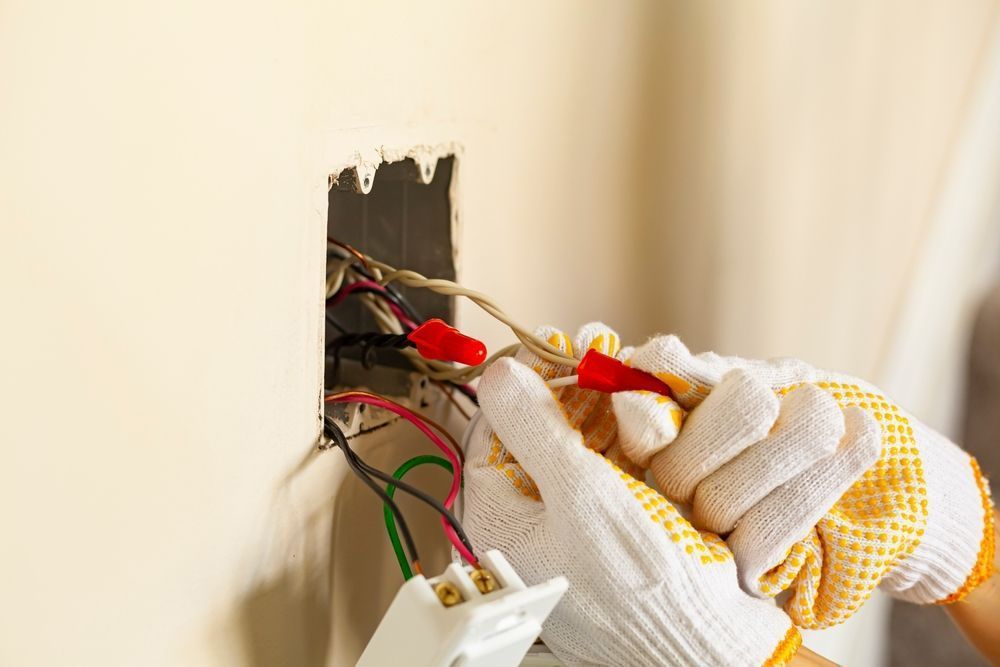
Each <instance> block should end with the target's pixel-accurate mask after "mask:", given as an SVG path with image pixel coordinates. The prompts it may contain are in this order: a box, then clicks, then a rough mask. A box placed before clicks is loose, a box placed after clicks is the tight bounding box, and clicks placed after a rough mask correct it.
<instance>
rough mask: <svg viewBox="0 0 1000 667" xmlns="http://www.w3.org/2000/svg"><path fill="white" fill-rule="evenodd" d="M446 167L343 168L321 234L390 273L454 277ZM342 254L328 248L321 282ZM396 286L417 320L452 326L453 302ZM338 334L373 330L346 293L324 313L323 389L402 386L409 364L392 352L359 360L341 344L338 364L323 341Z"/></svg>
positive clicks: (356, 298)
mask: <svg viewBox="0 0 1000 667" xmlns="http://www.w3.org/2000/svg"><path fill="white" fill-rule="evenodd" d="M453 169H454V158H453V157H447V158H442V159H440V160H438V161H437V164H436V166H434V165H433V163H430V164H428V163H427V162H415V161H414V160H412V159H405V160H402V161H399V162H392V163H386V164H382V165H380V166H379V167H378V171H377V172H364V173H359V171H357V170H355V169H354V168H350V169H345V170H344V171H342V172H341V173H340V174H338V175H336V176H335V177H334V179H333V180H334V184H333V186H332V187H331V188H330V193H329V208H328V213H327V235H328V236H329V237H330V238H334V239H337V240H338V241H342V242H344V243H347V244H349V245H351V246H353V247H355V248H357V249H358V250H361V251H363V252H365V253H367V254H369V255H371V256H372V257H375V258H377V259H379V260H381V261H384V262H386V263H388V264H391V265H393V266H395V267H397V268H408V269H413V270H414V271H418V272H420V273H422V274H424V275H426V276H428V277H438V278H447V279H449V280H454V279H455V262H454V252H453V246H452V238H451V228H452V224H451V220H452V209H451V207H452V203H451V196H450V193H451V179H452V171H453ZM345 255H346V253H345V252H344V251H342V250H339V249H338V248H335V247H328V249H327V275H328V277H329V276H330V275H331V274H332V273H335V272H336V271H337V270H338V269H339V267H340V266H342V264H343V262H344V261H345V260H346V257H345ZM353 277H354V278H357V275H354V276H353ZM396 289H397V290H398V291H399V292H400V293H401V295H402V296H403V297H404V298H405V299H406V301H407V302H408V303H409V304H410V305H412V307H413V309H414V310H415V311H416V312H417V313H419V314H420V316H421V317H422V318H431V317H439V318H441V319H443V320H445V321H447V322H453V320H454V299H453V298H452V297H448V296H444V295H441V294H437V293H435V292H432V291H430V290H426V289H410V288H406V287H403V286H396ZM327 296H328V297H330V293H329V292H328V294H327ZM342 330H346V331H350V332H374V331H378V326H377V322H376V319H375V317H374V316H373V315H372V313H371V312H370V310H369V309H368V308H367V307H366V306H365V304H364V303H363V300H362V298H361V296H360V295H356V294H352V295H351V296H348V297H346V298H343V300H342V301H340V302H339V303H337V305H336V306H333V307H331V308H328V312H327V324H326V341H327V351H328V354H327V358H326V365H325V369H326V374H325V376H324V386H325V387H326V388H328V389H329V388H331V387H334V386H337V385H341V386H343V385H348V386H353V385H365V386H368V387H371V388H374V389H382V390H385V391H390V390H394V391H393V393H398V392H399V391H402V390H404V389H405V386H403V385H401V384H400V383H401V382H404V380H403V378H402V377H401V376H403V375H406V374H404V373H401V372H400V371H402V370H404V369H405V370H409V369H410V368H411V367H410V364H409V362H408V361H407V360H406V358H405V357H404V356H403V355H402V354H400V353H399V352H398V351H396V350H392V349H381V348H376V349H372V350H371V351H370V352H369V353H368V354H367V355H365V354H364V352H363V350H362V349H361V348H360V347H344V348H342V349H341V350H340V352H339V355H340V361H339V363H337V362H336V359H335V358H334V357H335V355H334V351H333V349H332V348H331V347H330V343H332V342H333V341H335V340H336V338H337V337H338V336H339V335H341V333H342ZM362 362H364V364H363V363H362ZM391 369H397V370H396V371H395V372H393V371H392V370H391Z"/></svg>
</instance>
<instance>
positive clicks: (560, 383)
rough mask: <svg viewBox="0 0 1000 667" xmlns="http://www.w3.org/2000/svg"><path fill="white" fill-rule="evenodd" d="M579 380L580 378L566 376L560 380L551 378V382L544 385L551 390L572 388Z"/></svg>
mask: <svg viewBox="0 0 1000 667" xmlns="http://www.w3.org/2000/svg"><path fill="white" fill-rule="evenodd" d="M579 380H580V377H579V376H577V375H566V376H565V377H561V378H552V379H551V380H549V381H548V382H546V384H547V385H549V386H550V387H552V388H553V389H557V388H559V387H572V386H574V385H576V383H577V382H579Z"/></svg>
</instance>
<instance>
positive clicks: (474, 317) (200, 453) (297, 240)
mask: <svg viewBox="0 0 1000 667" xmlns="http://www.w3.org/2000/svg"><path fill="white" fill-rule="evenodd" d="M994 6H995V3H991V2H985V1H983V2H980V1H979V0H973V1H971V2H968V3H963V4H962V5H961V7H960V8H959V9H958V10H955V9H954V6H953V4H952V3H943V2H942V3H925V4H922V5H921V6H920V7H919V8H917V9H913V10H910V9H909V8H908V7H909V6H908V5H906V6H904V5H893V4H884V3H883V4H879V5H877V6H872V7H870V6H869V5H868V4H860V3H857V4H849V5H826V4H821V3H805V4H800V3H788V4H787V5H783V4H769V5H767V6H766V7H765V9H766V11H762V12H760V13H753V12H751V11H750V9H749V5H746V6H744V5H738V4H735V3H734V4H733V5H728V6H727V5H723V4H702V3H670V4H669V5H668V4H662V3H658V2H653V1H649V2H633V3H620V2H611V1H610V0H609V1H606V2H588V3H577V2H570V1H569V0H565V1H558V2H557V1H552V2H545V3H535V2H526V1H525V2H514V3H504V4H502V5H495V4H487V3H478V4H473V3H460V2H445V1H443V0H435V1H432V2H425V3H421V4H420V5H419V6H417V5H411V4H408V3H407V4H404V3H390V2H375V3H372V2H368V3H349V4H348V3H331V2H315V1H314V2H299V3H279V2H261V3H257V4H247V3H235V2H212V3H204V2H201V3H194V2H175V3H166V4H164V3H161V4H137V3H127V2H120V1H119V2H109V3H104V4H100V5H94V4H89V5H78V4H74V3H68V2H26V1H24V0H6V2H4V3H3V4H0V95H2V103H0V183H2V185H0V221H2V224H3V230H4V244H3V246H2V247H3V256H2V261H0V303H2V304H3V305H4V313H3V323H4V325H5V328H4V331H3V336H2V341H3V344H2V345H0V405H2V406H3V409H2V410H0V442H2V443H3V445H4V453H5V457H4V465H3V467H2V473H0V476H2V479H0V501H2V510H0V525H2V526H3V527H4V532H5V539H4V541H3V547H4V548H3V551H2V554H3V555H2V556H0V599H3V600H5V601H6V604H4V605H3V611H2V612H0V663H2V664H15V665H21V664H27V665H49V664H65V663H71V664H101V665H113V664H122V665H132V664H144V665H157V664H164V665H166V664H170V665H173V664H184V665H202V664H204V665H210V664H211V665H215V664H248V665H270V664H278V663H283V664H290V665H316V664H323V662H324V661H325V660H326V659H327V656H328V655H333V656H334V658H335V659H336V660H338V661H342V660H343V659H344V658H343V656H341V655H338V654H337V651H336V650H331V648H330V647H329V646H328V642H329V638H330V623H331V618H330V614H331V609H332V607H331V605H332V604H333V603H332V601H331V599H330V598H331V596H330V582H329V579H330V570H331V562H330V552H331V549H330V543H331V539H332V538H331V523H332V521H333V518H332V516H331V515H332V514H333V512H332V511H331V506H332V505H333V504H334V503H333V501H334V499H336V498H337V497H338V495H337V492H338V488H339V484H340V481H341V480H342V479H343V476H344V470H343V467H342V466H341V465H340V463H341V462H340V460H339V458H337V457H335V456H319V455H315V454H313V453H312V452H313V447H314V444H315V438H316V435H317V432H318V421H317V413H318V398H319V391H320V368H319V361H320V342H321V341H320V326H321V317H320V314H321V287H320V285H321V282H322V274H323V266H322V262H323V232H324V223H325V206H326V204H325V202H326V178H327V175H328V174H329V173H333V172H336V171H337V170H338V169H339V168H340V167H341V166H343V165H345V164H349V163H354V162H357V161H363V162H375V161H377V160H378V159H379V158H380V155H381V154H382V152H383V149H385V150H387V151H390V152H391V151H396V150H405V149H408V148H411V147H413V146H418V145H424V146H437V145H441V144H443V143H447V142H458V143H460V144H461V145H462V147H463V152H462V155H461V164H460V171H459V175H458V178H459V184H458V192H459V195H460V199H459V201H458V215H459V231H458V241H459V247H460V252H461V256H460V263H461V272H462V277H463V280H464V281H465V282H467V284H469V285H470V286H473V287H478V288H481V289H484V290H486V291H489V292H490V293H491V294H493V295H494V296H495V297H496V298H497V299H498V300H499V301H500V302H501V303H503V304H506V305H507V306H508V307H509V309H510V311H511V312H512V314H514V315H515V316H516V317H517V318H518V319H520V320H521V321H523V322H525V323H540V322H552V323H555V324H559V325H562V326H565V327H568V328H574V327H575V326H577V325H579V324H581V323H583V322H585V321H587V320H589V319H592V318H595V317H600V318H603V319H605V320H607V321H608V322H610V323H613V324H615V325H616V326H618V327H619V328H620V329H621V331H622V332H623V333H624V334H625V335H626V337H628V338H636V337H640V336H643V335H645V334H646V333H648V332H649V331H651V330H653V329H657V328H658V329H677V330H680V331H681V332H682V333H685V334H687V335H689V336H690V337H691V338H692V339H693V340H694V342H695V343H696V344H698V345H705V346H716V347H720V348H724V349H728V348H732V350H733V351H740V352H744V353H755V354H768V353H775V352H780V353H785V354H801V355H803V356H807V357H809V358H812V359H816V360H817V361H819V362H821V363H830V364H835V365H837V366H839V367H842V368H850V369H854V370H859V371H867V370H871V369H873V368H875V367H876V366H877V360H878V357H879V354H880V352H878V349H881V348H880V347H879V346H872V345H870V344H869V342H868V331H869V329H868V328H866V327H865V326H861V325H860V324H858V323H859V322H865V323H866V325H867V323H868V322H871V327H872V330H873V331H875V332H876V333H875V334H874V337H875V338H876V339H877V340H878V341H879V345H882V341H883V338H884V337H885V336H886V335H887V334H886V332H887V331H889V330H890V329H891V320H892V318H891V316H890V314H889V310H893V309H894V308H895V305H892V306H891V307H890V308H889V310H886V309H885V308H883V307H869V306H868V305H866V302H863V301H861V300H859V299H858V298H857V294H858V291H859V290H862V291H865V292H866V293H867V291H868V290H876V291H875V292H872V293H873V294H875V295H877V297H878V298H877V299H875V301H877V303H879V304H883V303H890V304H896V303H897V302H898V301H899V300H900V298H901V294H902V293H903V292H904V291H905V286H906V283H907V280H909V278H908V277H907V276H908V275H909V274H908V273H907V271H908V270H909V269H908V268H906V267H911V266H912V265H913V262H912V259H913V258H914V257H916V256H917V255H916V253H917V246H916V245H915V244H916V241H915V240H910V239H909V236H908V230H909V229H910V227H909V225H917V226H918V227H920V228H921V229H923V225H925V221H926V220H927V219H928V217H927V216H928V215H930V214H929V213H928V211H929V209H930V208H932V206H931V204H932V202H933V197H934V195H933V193H934V192H935V187H936V185H935V184H937V183H939V182H940V181H941V172H942V170H943V169H946V167H944V166H942V165H943V164H944V163H945V162H946V158H947V156H948V154H949V151H950V146H951V145H952V143H954V142H953V137H955V136H957V129H956V128H957V127H959V126H960V125H961V123H962V120H961V119H962V109H963V103H962V100H964V99H966V98H967V97H968V94H969V92H968V91H969V90H970V89H971V88H972V87H974V86H973V84H972V83H971V81H972V80H973V71H974V70H976V67H977V62H978V60H977V58H979V55H978V54H980V53H981V52H982V50H983V48H984V46H983V45H984V44H985V43H986V41H987V35H988V29H989V27H990V26H992V25H993V22H994V21H995V10H994ZM835 7H836V8H835ZM914 73H918V74H914ZM911 75H912V76H911ZM803 221H805V222H803ZM859 238H863V239H864V241H859V240H858V239H859ZM786 247H794V248H795V249H796V251H795V252H793V253H786V254H781V253H780V251H781V250H782V249H784V248H786ZM829 257H837V258H840V257H843V258H845V259H843V260H841V261H842V262H844V263H846V264H849V265H850V266H849V269H847V270H845V271H843V276H840V275H839V274H838V275H837V276H834V274H832V273H830V272H828V271H826V272H824V271H820V270H817V269H816V268H815V267H817V266H818V265H821V264H822V261H821V260H825V259H827V258H829ZM899 267H902V268H899ZM872 269H878V270H879V271H881V272H882V273H881V274H880V278H879V279H878V280H877V281H876V286H875V287H872V286H871V284H870V283H869V282H867V279H866V277H865V276H866V275H867V274H866V272H867V271H869V270H872ZM789 275H793V276H795V279H794V280H789V279H787V278H786V277H787V276H789ZM644 283H646V284H648V285H649V287H648V288H646V289H643V288H642V287H641V285H643V284H644ZM678 284H679V285H678ZM816 293H822V294H823V295H824V301H823V302H822V304H821V303H820V302H819V301H816V300H814V299H812V298H811V296H812V295H814V294H816ZM623 295H627V296H623ZM789 304H792V305H793V307H792V308H789V307H788V306H789ZM460 317H461V319H462V321H463V322H464V324H465V326H467V327H468V328H469V329H470V330H472V331H475V332H477V333H479V334H481V335H482V336H483V337H484V338H486V339H487V340H488V342H489V343H490V344H491V345H492V346H495V345H497V344H499V343H501V342H505V341H506V340H508V336H507V335H506V334H505V332H504V331H503V330H502V328H501V327H499V326H498V325H496V324H495V323H493V322H491V321H489V320H488V319H487V318H485V317H484V316H482V315H480V314H479V313H478V312H476V311H475V310H474V309H471V308H463V309H462V310H461V311H460ZM876 348H878V349H876ZM366 539H367V537H366ZM339 546H341V545H339V544H338V547H339ZM348 652H349V651H348ZM344 655H346V653H345V654H344Z"/></svg>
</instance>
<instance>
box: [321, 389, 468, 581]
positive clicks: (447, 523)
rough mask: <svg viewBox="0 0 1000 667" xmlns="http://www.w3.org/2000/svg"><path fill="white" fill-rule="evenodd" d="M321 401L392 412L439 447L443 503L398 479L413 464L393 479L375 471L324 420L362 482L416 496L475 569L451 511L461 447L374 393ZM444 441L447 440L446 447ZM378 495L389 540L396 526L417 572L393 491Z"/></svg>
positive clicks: (416, 559) (346, 394) (345, 394)
mask: <svg viewBox="0 0 1000 667" xmlns="http://www.w3.org/2000/svg"><path fill="white" fill-rule="evenodd" d="M324 400H325V402H326V403H330V404H333V403H363V404H367V405H372V406H375V407H378V408H382V409H384V410H388V411H390V412H393V413H395V414H397V415H399V416H400V417H402V418H403V419H405V420H407V421H408V422H410V423H411V424H413V425H414V426H415V427H417V429H418V430H420V431H421V432H422V433H423V434H424V435H425V436H426V437H427V438H428V439H429V440H430V441H431V442H432V443H434V445H435V446H437V447H438V449H440V450H441V451H442V452H443V453H444V454H445V456H446V457H447V459H448V460H447V461H444V460H442V463H445V464H447V466H448V467H449V468H450V469H451V471H452V481H451V486H450V488H449V490H448V494H447V496H445V499H444V501H443V502H439V501H437V500H436V499H434V498H432V497H430V496H428V495H427V494H426V493H424V492H423V491H420V490H419V489H416V488H414V487H412V486H410V485H409V484H406V483H404V482H402V481H400V480H399V478H400V477H402V475H403V474H405V473H406V472H407V471H408V470H409V469H410V468H412V465H411V466H410V467H406V466H407V464H403V467H401V468H400V470H397V473H396V474H395V475H392V476H390V475H388V474H387V473H385V472H383V471H381V470H378V469H377V468H373V467H371V466H369V465H367V464H366V463H364V461H362V460H361V459H360V457H358V456H357V454H356V453H354V451H353V450H352V449H351V447H350V445H349V443H348V441H347V438H346V437H345V436H344V433H343V431H342V430H341V429H340V428H339V427H338V426H337V425H336V423H335V422H334V421H333V420H332V419H331V418H330V417H326V418H325V419H324V431H325V432H326V434H327V437H329V438H330V439H331V440H332V441H333V442H334V444H336V445H337V446H338V447H339V448H340V449H341V450H343V452H344V456H345V457H346V458H347V460H348V464H349V465H350V466H351V469H352V471H353V472H354V473H355V474H356V475H358V477H360V478H361V479H362V481H365V483H366V484H368V486H369V487H371V488H373V489H374V487H372V484H374V482H373V481H372V480H371V476H374V477H377V478H379V479H381V480H383V481H385V482H388V483H389V484H390V487H399V488H400V489H402V490H403V491H405V492H407V493H409V494H411V495H413V496H415V497H417V498H418V499H419V500H421V501H422V502H424V503H425V504H428V505H430V506H431V507H433V508H434V509H435V510H436V511H437V512H438V513H439V514H441V524H442V526H443V528H444V532H445V535H446V536H447V537H448V540H449V541H450V542H451V543H452V545H453V546H454V547H455V549H456V550H457V551H458V553H459V554H461V556H462V558H464V559H465V560H466V561H468V562H469V563H472V564H473V565H476V566H478V559H477V558H476V556H475V554H474V550H473V548H472V545H471V543H470V542H469V539H468V537H466V535H465V531H464V530H463V529H462V525H461V523H460V522H459V521H458V519H456V518H455V516H454V514H453V513H452V511H451V510H452V507H453V506H454V504H455V500H456V498H457V497H458V493H459V490H460V489H461V485H462V463H463V458H464V454H463V453H462V448H461V447H460V446H459V444H458V442H456V441H455V439H454V438H453V437H452V436H451V434H450V433H448V432H447V431H446V430H445V429H444V427H442V426H441V425H440V424H438V423H437V422H435V421H434V420H432V419H430V418H429V417H426V416H424V415H420V414H418V413H415V412H413V411H411V410H409V409H407V408H406V407H404V406H402V405H400V404H399V403H396V402H395V401H393V400H390V399H388V398H385V397H384V396H378V395H377V394H372V393H369V392H364V391H347V392H341V393H338V394H333V395H331V396H327V397H326V398H325V399H324ZM445 441H447V444H446V442H445ZM418 458H419V457H418ZM433 458H436V457H433ZM411 461H412V460H411ZM407 463H410V462H407ZM418 464H419V462H418V463H414V464H413V465H418ZM369 482H371V483H369ZM376 486H377V485H376ZM377 493H378V495H379V496H380V497H382V500H383V503H384V504H385V506H386V508H387V511H388V512H389V513H391V515H392V518H394V519H395V521H394V522H392V521H391V520H390V518H389V517H388V515H387V521H386V526H387V528H388V529H389V534H390V539H391V538H392V537H393V534H394V533H395V525H396V524H398V526H399V528H400V530H402V533H403V539H404V541H405V542H406V545H407V551H409V553H410V562H411V563H413V570H414V571H416V572H418V573H419V571H420V569H419V557H418V556H417V553H416V548H415V545H414V544H413V540H412V537H411V536H410V533H409V528H408V527H407V525H406V521H405V519H404V518H403V516H402V513H401V512H399V508H398V507H397V506H396V505H395V502H394V501H393V499H392V493H394V488H393V489H389V488H387V489H386V490H385V491H383V490H382V489H381V488H379V489H378V491H377ZM393 543H394V548H395V547H397V546H398V542H397V541H396V540H393ZM395 550H396V554H397V557H399V556H400V554H401V551H402V550H401V549H399V548H395ZM400 568H401V569H402V570H403V574H404V576H406V577H407V578H408V577H409V576H410V570H409V568H408V567H406V563H405V560H404V559H400Z"/></svg>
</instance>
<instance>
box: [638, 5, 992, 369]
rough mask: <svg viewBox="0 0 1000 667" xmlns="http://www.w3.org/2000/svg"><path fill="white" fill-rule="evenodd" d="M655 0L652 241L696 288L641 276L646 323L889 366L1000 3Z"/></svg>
mask: <svg viewBox="0 0 1000 667" xmlns="http://www.w3.org/2000/svg"><path fill="white" fill-rule="evenodd" d="M653 7H654V12H655V14H656V16H657V18H656V19H655V20H650V21H649V22H648V23H647V26H649V29H650V30H651V31H653V32H655V33H656V35H657V37H658V39H656V40H653V39H647V40H646V41H645V43H646V44H649V45H650V47H649V48H650V51H649V53H650V56H649V58H650V60H651V61H653V62H655V63H657V65H658V66H657V68H656V69H655V73H654V74H653V76H652V77H651V78H650V86H651V90H652V92H651V98H652V100H654V101H653V102H652V103H650V104H649V105H647V106H646V107H645V108H646V109H647V111H648V112H649V113H650V114H653V116H654V117H652V118H650V119H649V121H648V123H647V127H649V129H650V132H651V136H650V139H649V145H650V146H651V148H652V150H650V151H648V153H647V156H649V161H648V166H649V168H648V170H647V172H646V173H647V174H648V179H647V181H646V182H645V186H646V194H645V201H646V202H647V203H648V205H647V206H644V207H643V211H644V215H645V219H646V221H647V224H646V225H645V227H644V229H645V236H644V239H645V241H646V243H645V244H644V245H643V247H644V248H645V249H646V254H645V255H644V257H645V258H646V260H647V262H649V264H651V265H654V266H661V267H664V268H663V270H662V276H663V279H664V282H672V283H674V284H677V283H680V284H683V285H684V286H685V289H662V288H661V287H660V285H658V284H657V283H654V282H650V283H649V284H650V285H651V289H650V290H648V292H647V294H648V299H649V303H652V304H656V307H654V308H651V309H650V312H651V313H652V315H653V316H652V318H651V322H650V324H651V325H653V328H658V329H672V330H677V331H679V332H681V333H682V334H684V335H685V337H686V338H687V339H688V340H690V341H691V343H692V345H693V346H694V347H697V348H699V349H707V348H714V349H717V350H719V351H720V352H726V353H732V354H737V353H738V354H743V355H746V356H750V355H753V356H765V357H766V356H796V357H801V358H804V359H809V360H812V361H813V362H814V363H817V364H820V365H824V366H829V367H835V368H838V369H842V370H845V371H850V372H854V373H857V374H860V375H862V376H865V377H875V376H878V375H884V374H885V370H886V368H885V362H886V359H887V355H888V352H889V350H890V349H891V348H892V347H893V346H894V345H895V344H896V343H897V342H898V337H899V335H900V334H899V331H898V330H897V329H896V324H897V322H898V321H899V319H900V317H901V310H902V308H903V302H904V301H905V300H906V299H907V297H908V294H909V289H910V286H911V285H912V284H913V283H914V281H916V280H918V279H919V276H920V272H921V270H922V267H921V266H920V263H919V259H918V258H919V257H921V254H922V253H923V252H924V251H925V249H926V247H927V244H928V241H929V239H930V237H931V233H930V228H931V226H932V225H933V218H934V216H935V215H936V211H937V210H938V206H939V202H940V200H941V197H942V194H943V189H944V187H945V184H946V183H947V181H948V178H949V173H950V170H951V169H953V167H954V164H953V162H954V160H953V157H954V151H955V150H956V146H957V144H958V141H959V138H960V137H961V135H962V133H963V130H964V127H965V125H966V124H967V123H968V121H969V117H970V103H971V100H972V99H973V98H974V96H975V94H976V92H977V91H978V90H980V89H981V88H982V87H983V86H985V85H988V84H989V82H990V81H992V80H993V79H994V78H995V77H996V73H995V72H993V71H988V70H986V69H985V68H986V67H991V65H990V64H989V62H988V58H987V54H988V51H989V49H990V48H991V46H992V44H994V43H995V42H996V41H997V39H998V36H1000V30H998V10H1000V6H998V3H997V2H995V0H969V1H968V2H961V3H952V2H920V3H909V2H897V1H896V0H891V1H885V2H874V3H872V2H838V3H824V2H798V1H795V0H773V1H772V0H769V1H768V2H763V3H726V2H709V3H657V4H654V6H653ZM992 173H996V172H995V171H994V172H992ZM989 176H990V172H985V175H984V174H983V173H980V174H979V175H978V177H977V182H978V179H981V180H985V181H988V179H989ZM981 191H982V187H981V186H980V188H979V190H977V195H978V196H980V197H983V196H989V193H983V192H981ZM968 196H971V197H974V196H976V195H974V194H972V193H968ZM992 222H993V221H992V220H991V219H990V218H988V217H986V216H983V215H980V216H979V217H977V218H976V220H975V221H974V222H973V223H972V224H973V225H974V226H975V228H976V229H983V228H984V227H985V226H986V225H987V224H992ZM981 238H982V237H981V236H976V235H975V234H973V236H971V237H968V238H967V237H966V236H963V237H962V239H963V240H968V241H969V242H970V243H979V242H980V240H981ZM963 288H964V285H963ZM879 381H885V378H884V377H883V378H880V379H879Z"/></svg>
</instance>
